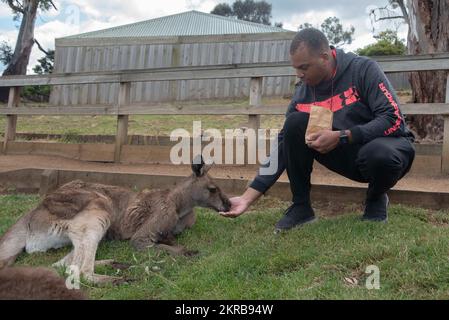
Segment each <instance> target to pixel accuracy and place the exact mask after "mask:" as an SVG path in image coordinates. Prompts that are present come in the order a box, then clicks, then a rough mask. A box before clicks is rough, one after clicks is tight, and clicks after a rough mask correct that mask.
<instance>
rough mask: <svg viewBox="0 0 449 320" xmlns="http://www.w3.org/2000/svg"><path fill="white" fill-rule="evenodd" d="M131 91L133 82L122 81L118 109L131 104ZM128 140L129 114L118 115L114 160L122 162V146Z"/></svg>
mask: <svg viewBox="0 0 449 320" xmlns="http://www.w3.org/2000/svg"><path fill="white" fill-rule="evenodd" d="M130 92H131V83H130V82H120V91H119V97H118V110H120V107H122V106H126V105H129V104H130V100H131V99H130V97H131V94H130ZM127 140H128V115H118V116H117V133H116V136H115V153H114V162H120V154H121V152H122V146H123V145H124V144H126V143H127Z"/></svg>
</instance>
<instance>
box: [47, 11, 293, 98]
mask: <svg viewBox="0 0 449 320" xmlns="http://www.w3.org/2000/svg"><path fill="white" fill-rule="evenodd" d="M294 34H295V33H294V32H292V31H288V30H284V29H282V28H277V27H273V26H268V25H263V24H258V23H252V22H247V21H242V20H237V19H234V18H229V17H222V16H217V15H213V14H209V13H203V12H198V11H188V12H183V13H179V14H174V15H170V16H165V17H160V18H156V19H151V20H146V21H141V22H136V23H132V24H127V25H123V26H118V27H113V28H109V29H105V30H99V31H93V32H87V33H81V34H77V35H72V36H68V37H64V38H59V39H56V45H55V46H56V55H55V71H54V72H58V73H65V72H70V73H76V72H87V71H89V72H92V71H93V72H95V71H117V70H128V69H147V68H164V67H182V66H205V65H223V64H238V63H262V62H280V61H288V48H289V45H290V42H291V39H292V38H293V36H294ZM249 82H250V80H249V79H229V80H227V79H216V80H215V79H212V80H185V81H184V80H183V81H153V82H146V83H133V84H132V86H131V101H132V102H134V103H145V102H161V101H171V100H204V99H217V98H224V99H226V98H238V97H245V96H248V94H249ZM291 82H292V79H289V78H285V77H273V78H267V79H265V80H264V84H263V92H264V94H265V95H270V96H274V95H284V94H287V93H290V92H291ZM117 98H118V85H117V84H101V85H72V86H59V87H55V88H54V90H53V92H52V97H51V103H53V104H58V105H76V104H115V103H116V101H117Z"/></svg>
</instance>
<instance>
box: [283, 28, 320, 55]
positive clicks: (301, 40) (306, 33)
mask: <svg viewBox="0 0 449 320" xmlns="http://www.w3.org/2000/svg"><path fill="white" fill-rule="evenodd" d="M301 44H305V45H306V46H307V48H308V49H309V50H310V51H312V52H313V53H317V54H318V53H321V52H322V51H323V50H327V49H328V48H329V41H328V40H327V38H326V36H325V35H324V33H322V32H321V31H320V30H318V29H315V28H306V29H302V30H301V31H299V32H298V33H297V34H296V35H295V37H294V38H293V41H292V44H291V45H290V54H291V55H293V54H294V53H295V52H296V50H298V48H299V47H300V46H301Z"/></svg>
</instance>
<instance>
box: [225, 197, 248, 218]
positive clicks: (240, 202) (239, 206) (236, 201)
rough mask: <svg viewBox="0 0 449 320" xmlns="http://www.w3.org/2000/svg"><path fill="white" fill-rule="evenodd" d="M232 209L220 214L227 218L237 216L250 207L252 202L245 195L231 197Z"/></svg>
mask: <svg viewBox="0 0 449 320" xmlns="http://www.w3.org/2000/svg"><path fill="white" fill-rule="evenodd" d="M229 201H231V209H229V211H228V212H220V215H222V216H223V217H227V218H237V217H238V216H239V215H241V214H242V213H244V212H245V211H246V209H248V207H249V205H250V203H249V202H248V201H247V200H246V199H244V198H243V197H234V198H230V199H229Z"/></svg>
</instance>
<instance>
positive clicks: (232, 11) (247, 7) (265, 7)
mask: <svg viewBox="0 0 449 320" xmlns="http://www.w3.org/2000/svg"><path fill="white" fill-rule="evenodd" d="M271 10H272V6H271V4H269V3H268V2H266V1H264V0H262V1H254V0H244V1H243V0H237V1H235V2H234V3H233V4H232V7H231V6H230V5H228V4H227V3H219V4H217V5H216V6H215V8H214V9H213V10H212V11H211V13H213V14H217V15H221V16H226V17H234V18H237V19H239V20H245V21H250V22H255V23H262V24H266V25H271ZM278 25H279V23H278Z"/></svg>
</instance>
